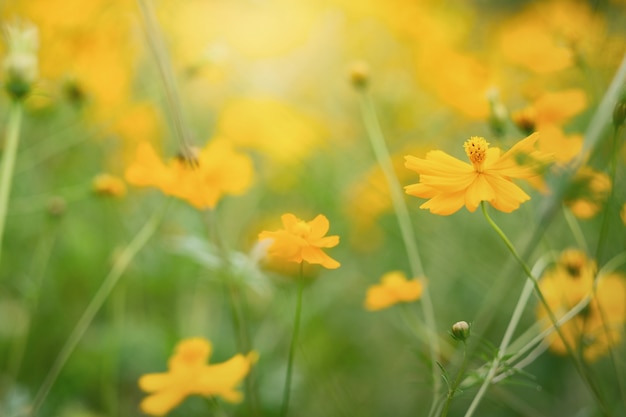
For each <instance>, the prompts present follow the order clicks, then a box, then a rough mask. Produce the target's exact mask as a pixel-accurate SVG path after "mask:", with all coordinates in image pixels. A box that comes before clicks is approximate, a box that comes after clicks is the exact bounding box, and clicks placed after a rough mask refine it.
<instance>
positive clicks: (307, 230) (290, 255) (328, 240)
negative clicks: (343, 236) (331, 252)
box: [259, 213, 340, 269]
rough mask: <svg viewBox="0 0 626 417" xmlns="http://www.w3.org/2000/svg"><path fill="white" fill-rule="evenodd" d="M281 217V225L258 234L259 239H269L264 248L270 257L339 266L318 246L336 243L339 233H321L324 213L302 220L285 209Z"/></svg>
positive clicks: (325, 227)
mask: <svg viewBox="0 0 626 417" xmlns="http://www.w3.org/2000/svg"><path fill="white" fill-rule="evenodd" d="M281 219H282V222H283V227H284V229H281V230H277V231H274V232H268V231H264V232H261V233H260V234H259V239H272V241H273V242H272V245H271V246H270V247H269V249H268V254H269V256H270V257H272V258H278V259H282V260H285V261H288V262H297V263H302V261H307V262H308V263H310V264H319V265H322V266H323V267H325V268H328V269H335V268H339V266H340V263H339V262H337V261H336V260H334V259H333V258H331V257H330V256H328V255H327V254H326V253H325V252H324V251H323V250H322V248H332V247H334V246H337V245H338V244H339V236H325V235H326V233H327V232H328V229H329V228H330V223H329V222H328V219H327V218H326V216H324V215H321V214H319V215H318V216H317V217H315V218H314V219H313V220H311V221H310V222H306V221H304V220H300V219H299V218H297V217H296V216H295V215H293V214H291V213H286V214H283V215H282V217H281Z"/></svg>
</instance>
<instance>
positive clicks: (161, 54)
mask: <svg viewBox="0 0 626 417" xmlns="http://www.w3.org/2000/svg"><path fill="white" fill-rule="evenodd" d="M138 2H139V6H140V7H139V8H140V9H141V15H142V18H143V21H144V24H145V29H146V37H147V39H148V43H149V44H150V47H151V48H152V52H153V53H154V57H155V60H156V63H157V68H158V70H159V74H160V75H161V78H162V80H163V87H164V88H165V96H166V98H167V104H168V107H169V110H170V111H169V113H170V116H171V117H172V119H173V122H174V128H175V131H176V134H177V135H178V139H179V141H180V144H181V148H182V149H181V151H182V152H183V154H184V155H185V157H186V158H187V159H188V160H189V161H195V156H194V154H193V151H192V149H191V138H190V136H191V135H190V134H189V129H188V128H187V125H186V123H185V121H184V118H183V112H182V105H181V101H180V97H179V94H178V87H177V85H176V78H175V77H174V72H173V70H172V66H171V61H170V59H169V56H168V54H167V49H166V48H165V42H164V41H163V36H162V34H161V30H160V27H159V22H158V20H157V17H156V14H155V13H154V9H153V8H152V3H151V2H150V1H149V0H138Z"/></svg>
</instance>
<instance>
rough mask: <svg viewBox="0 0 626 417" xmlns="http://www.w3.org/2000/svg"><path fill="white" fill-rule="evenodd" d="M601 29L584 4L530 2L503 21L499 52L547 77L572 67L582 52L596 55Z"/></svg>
mask: <svg viewBox="0 0 626 417" xmlns="http://www.w3.org/2000/svg"><path fill="white" fill-rule="evenodd" d="M604 26H605V24H604V22H603V20H602V18H601V15H600V13H596V12H595V11H594V10H593V9H592V8H591V7H589V5H588V4H587V3H586V2H581V1H573V0H551V1H542V2H532V3H528V6H527V7H525V9H524V10H522V11H521V12H520V13H516V14H515V15H514V17H512V18H510V19H507V20H504V21H503V22H502V31H501V33H500V37H499V41H500V50H501V51H502V53H503V55H504V56H505V57H506V58H507V59H508V60H509V61H511V62H513V63H515V64H518V65H520V66H522V67H525V68H527V69H529V70H531V71H533V72H535V73H538V74H549V73H553V72H556V71H561V70H564V69H565V68H568V67H571V66H573V65H574V64H575V63H576V60H577V58H578V57H579V56H580V54H581V51H584V52H594V53H595V51H594V49H596V48H597V46H598V45H599V44H600V42H602V45H604V43H605V42H606V34H605V29H604Z"/></svg>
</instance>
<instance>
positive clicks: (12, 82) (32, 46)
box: [3, 22, 39, 100]
mask: <svg viewBox="0 0 626 417" xmlns="http://www.w3.org/2000/svg"><path fill="white" fill-rule="evenodd" d="M5 38H6V43H7V54H6V57H5V59H4V62H3V72H4V86H5V89H6V91H7V93H9V95H10V96H11V97H12V98H14V99H16V100H22V99H24V98H25V97H26V96H27V95H28V93H29V92H30V91H31V89H32V85H33V83H34V82H35V81H36V79H37V76H38V66H39V65H38V61H39V60H38V58H37V50H38V49H39V35H38V32H37V28H36V27H35V26H33V25H32V24H29V23H23V22H20V23H14V24H11V25H7V26H6V27H5Z"/></svg>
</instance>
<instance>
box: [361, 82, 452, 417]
mask: <svg viewBox="0 0 626 417" xmlns="http://www.w3.org/2000/svg"><path fill="white" fill-rule="evenodd" d="M359 96H360V100H359V104H360V107H361V114H362V116H363V122H364V124H365V129H366V131H367V134H368V137H369V139H370V143H371V145H372V149H373V150H374V154H375V156H376V160H377V161H378V164H379V165H380V168H381V169H382V171H383V174H384V175H385V179H386V180H387V184H388V186H389V194H390V196H391V202H392V204H393V209H394V211H395V214H396V218H397V220H398V226H399V227H400V233H401V235H402V240H403V242H404V247H405V249H406V253H407V257H408V260H409V264H410V266H411V273H412V274H413V277H414V278H416V279H422V280H424V281H425V278H423V277H424V268H423V266H422V261H421V257H420V254H419V251H418V248H417V242H416V241H415V238H414V231H413V225H412V224H411V217H410V216H409V210H408V209H407V206H406V203H405V201H404V194H403V192H402V187H401V185H400V182H399V181H398V178H397V177H396V174H395V172H394V169H393V165H392V163H391V156H390V155H389V150H388V149H387V145H386V144H385V137H384V135H383V133H382V129H381V127H380V123H379V121H378V117H377V115H376V110H375V109H374V105H373V103H372V100H371V98H370V96H369V95H368V93H367V91H364V90H361V91H360V94H359ZM424 284H425V285H424V292H423V293H422V298H421V303H420V306H421V309H422V314H423V316H424V322H425V324H426V328H427V330H428V333H429V335H428V338H427V339H428V342H429V343H428V349H429V354H430V360H431V372H432V379H433V401H432V404H431V412H432V410H433V409H434V408H435V407H436V403H437V398H438V397H439V393H440V391H441V379H440V378H439V369H438V367H437V360H438V358H439V354H440V347H439V337H438V336H437V323H436V320H435V310H434V307H433V303H432V299H431V296H430V291H429V289H428V285H427V283H426V282H425V283H424Z"/></svg>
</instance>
